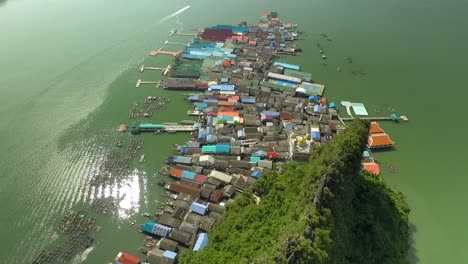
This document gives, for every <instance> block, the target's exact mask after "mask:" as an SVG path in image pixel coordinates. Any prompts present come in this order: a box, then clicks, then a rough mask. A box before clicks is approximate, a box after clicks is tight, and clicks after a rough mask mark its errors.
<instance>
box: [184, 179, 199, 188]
mask: <svg viewBox="0 0 468 264" xmlns="http://www.w3.org/2000/svg"><path fill="white" fill-rule="evenodd" d="M180 183H181V184H183V185H187V186H189V187H192V188H196V189H198V188H200V183H199V182H196V181H191V180H187V179H182V180H180Z"/></svg>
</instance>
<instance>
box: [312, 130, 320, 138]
mask: <svg viewBox="0 0 468 264" xmlns="http://www.w3.org/2000/svg"><path fill="white" fill-rule="evenodd" d="M312 138H313V139H320V132H318V131H313V132H312Z"/></svg>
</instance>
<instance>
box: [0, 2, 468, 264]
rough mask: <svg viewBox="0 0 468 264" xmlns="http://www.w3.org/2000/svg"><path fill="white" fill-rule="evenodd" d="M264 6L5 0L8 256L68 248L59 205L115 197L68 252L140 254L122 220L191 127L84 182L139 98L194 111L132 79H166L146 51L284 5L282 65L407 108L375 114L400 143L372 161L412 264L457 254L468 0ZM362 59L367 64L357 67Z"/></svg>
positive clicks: (4, 221) (172, 117)
mask: <svg viewBox="0 0 468 264" xmlns="http://www.w3.org/2000/svg"><path fill="white" fill-rule="evenodd" d="M269 2H271V1H266V0H260V1H255V3H254V4H253V3H252V2H251V1H247V0H242V1H236V2H228V3H223V5H220V4H219V3H220V2H219V1H213V0H200V1H174V2H167V1H156V0H139V1H123V0H114V1H110V0H103V1H89V0H81V1H75V0H70V1H58V0H42V1H39V0H7V1H0V24H1V25H2V27H0V38H1V41H0V72H1V75H0V95H1V96H0V118H1V119H0V120H1V121H2V122H0V149H1V150H2V151H1V152H0V168H1V172H0V177H1V181H0V182H1V183H0V208H2V214H0V224H1V226H2V229H1V230H0V237H2V240H1V242H0V256H1V257H2V259H3V260H5V261H6V263H29V262H30V261H31V260H32V259H33V258H34V257H35V256H36V255H37V254H38V253H39V252H40V251H41V250H42V249H44V248H48V247H51V246H53V245H56V244H60V243H61V239H63V237H62V235H60V233H58V232H57V229H56V226H57V224H58V222H59V221H60V219H61V218H62V217H63V215H64V214H65V213H66V212H67V211H68V210H70V209H73V210H80V209H87V208H89V204H90V203H91V202H92V201H93V200H94V199H96V198H100V197H108V196H112V197H115V198H117V199H118V200H119V203H118V205H119V206H118V208H117V209H116V210H115V212H114V213H113V214H112V215H107V216H102V215H97V214H91V213H90V215H89V216H90V217H94V218H96V219H97V223H98V224H99V225H101V226H102V229H101V231H100V232H99V233H98V234H96V235H95V237H96V241H95V242H94V244H93V246H92V248H90V249H89V250H87V251H86V252H82V253H80V254H79V255H77V256H76V258H74V259H73V261H72V262H74V263H82V262H83V263H105V262H108V261H110V260H112V258H113V257H114V255H115V254H116V253H117V252H118V251H128V252H132V253H134V254H138V253H137V249H138V247H140V246H142V245H143V243H142V239H143V237H142V236H141V235H140V234H138V233H136V232H135V231H133V230H132V229H131V227H130V223H132V222H137V223H141V222H143V221H144V220H145V219H144V218H143V217H142V216H141V214H142V213H143V212H146V211H154V210H155V209H156V207H157V205H156V203H155V201H156V200H162V199H163V195H162V194H163V192H162V191H161V190H160V189H159V187H157V186H156V184H155V178H156V172H157V170H158V169H159V168H160V164H161V162H162V160H163V159H164V157H165V156H167V155H168V154H169V153H170V152H171V151H170V148H171V145H172V144H174V143H181V142H183V141H184V140H186V139H187V138H188V136H184V135H164V136H160V137H157V136H154V135H143V136H141V138H142V139H143V140H144V144H143V148H142V149H141V150H140V151H139V152H138V154H137V155H141V154H145V158H146V162H145V163H143V164H140V163H138V162H136V161H133V163H132V166H131V168H132V172H131V173H129V174H130V175H128V177H127V179H126V180H125V181H123V182H111V183H109V184H106V185H105V186H100V187H93V186H91V185H90V184H89V182H90V180H91V179H92V177H93V176H94V175H95V174H97V173H98V171H97V170H98V169H99V166H100V164H102V163H103V162H104V161H105V160H106V157H107V156H106V155H107V154H109V153H112V152H115V151H117V150H116V147H115V142H116V141H124V142H125V144H127V143H128V142H130V140H131V139H132V137H131V136H130V135H120V134H117V133H116V132H115V130H116V128H117V127H118V125H119V124H121V123H127V124H131V122H132V120H130V119H129V118H128V112H129V109H130V107H131V104H132V102H134V101H142V100H143V99H144V98H145V97H147V96H149V95H160V96H165V97H168V98H170V99H171V100H172V102H171V104H170V105H169V107H168V109H167V110H165V111H160V112H156V114H155V115H154V116H153V117H152V118H151V121H152V122H163V121H167V122H174V121H179V120H182V119H186V118H187V117H186V116H185V115H184V113H185V110H186V109H185V108H183V107H180V106H181V105H183V104H184V102H183V98H182V95H181V94H177V93H171V92H163V91H160V90H157V89H155V88H152V87H150V86H142V87H141V88H140V89H135V88H134V87H135V81H136V80H137V79H138V78H143V79H145V80H158V79H159V78H160V74H159V73H157V72H150V71H148V72H145V73H143V74H141V73H139V72H137V71H136V69H137V68H138V66H139V65H140V64H141V63H142V62H143V63H145V64H146V65H154V66H162V65H167V63H169V62H170V58H167V57H157V58H148V57H147V56H146V54H147V52H148V51H150V50H152V49H155V48H157V47H161V46H163V42H164V41H165V40H167V39H168V37H167V33H168V31H169V30H170V29H171V28H172V27H175V26H176V27H177V28H178V29H180V30H182V31H187V30H188V29H189V28H191V27H203V26H207V25H211V24H217V23H226V24H227V23H238V22H240V21H241V20H246V21H248V22H254V21H255V20H256V18H257V17H258V16H259V14H260V13H262V12H263V11H278V12H280V14H281V18H282V19H283V20H287V21H290V22H294V23H297V24H299V25H300V26H301V28H302V29H303V30H305V31H306V32H307V33H308V36H307V39H306V40H302V41H300V45H301V47H302V48H303V49H304V50H305V52H304V54H303V56H301V57H295V58H291V59H289V60H288V61H291V62H294V63H298V64H300V65H301V66H302V68H303V69H304V71H309V72H312V73H313V75H314V78H315V79H316V80H317V81H320V82H322V83H324V84H325V85H326V96H328V97H329V98H330V99H332V100H336V101H340V100H351V101H354V102H363V103H365V104H366V106H367V108H368V110H369V112H373V109H375V108H376V107H378V106H379V105H381V104H390V105H392V106H393V107H394V108H395V109H396V110H397V111H398V112H399V113H400V114H405V115H407V116H408V117H409V118H410V122H408V123H405V124H399V125H397V124H390V123H389V124H382V126H383V128H384V129H385V130H386V131H387V132H388V133H389V134H390V135H391V136H392V138H393V139H394V141H396V143H397V145H396V150H395V151H391V152H385V153H378V154H377V158H378V159H379V160H381V162H383V163H384V164H389V163H390V164H393V165H394V166H395V167H396V168H397V169H398V172H397V173H396V174H388V173H387V174H385V175H384V176H383V177H384V178H385V180H386V181H387V182H389V183H390V185H391V186H392V187H394V188H395V189H396V190H400V191H403V192H404V193H405V194H406V195H407V196H408V200H409V203H410V206H411V208H412V214H411V220H412V223H413V225H414V234H413V240H414V241H413V247H414V250H413V251H414V252H413V253H414V254H413V256H412V259H413V260H414V262H415V263H464V262H466V260H467V259H468V253H467V252H466V251H465V250H464V249H466V248H468V242H467V240H466V239H465V238H466V237H467V236H468V231H467V229H466V228H465V223H466V222H468V214H467V212H468V206H467V205H466V202H465V201H466V200H467V198H468V197H467V195H466V191H465V186H467V184H468V180H467V178H466V177H465V176H464V175H465V174H466V173H465V172H466V169H467V168H466V167H467V166H466V165H465V164H466V163H465V162H463V160H462V159H463V156H464V155H463V151H464V150H465V147H466V145H467V144H466V143H465V141H464V140H463V135H465V134H466V133H467V132H468V131H467V130H468V128H467V126H466V125H465V124H464V122H463V119H461V118H459V117H460V116H462V117H463V116H464V115H466V114H468V113H467V107H466V105H465V101H464V99H465V98H466V97H467V92H466V83H468V77H467V74H466V68H467V66H466V62H467V61H468V53H467V52H466V51H465V49H466V46H467V45H468V34H467V31H466V28H465V26H466V24H467V22H466V18H465V17H466V16H465V10H468V3H467V1H463V0H461V1H460V0H457V1H455V0H449V1H444V2H440V1H435V0H427V1H418V2H411V1H403V0H390V1H386V2H378V3H377V2H375V1H370V0H356V1H344V0H331V1H316V0H314V1H293V2H291V1H289V2H275V3H269ZM187 4H191V5H192V8H190V9H189V10H188V11H187V12H185V13H183V14H181V15H180V16H179V18H178V19H175V18H174V19H171V20H168V21H166V22H164V23H159V21H160V20H161V18H163V17H165V16H167V15H169V14H171V13H173V12H175V11H176V10H178V9H180V8H182V7H184V6H186V5H187ZM319 33H326V34H328V35H329V37H330V38H332V39H333V41H331V42H326V41H325V40H323V38H321V37H320V35H319ZM177 40H180V41H185V40H186V39H184V38H177ZM316 42H320V43H321V45H322V46H323V47H324V50H325V52H326V53H327V55H328V58H329V59H328V65H327V66H323V65H321V64H320V55H319V53H318V50H317V48H316ZM165 48H167V49H172V50H176V48H177V47H174V46H172V47H170V46H165ZM347 56H350V57H352V58H353V64H348V63H347V62H346V60H345V57H347ZM337 67H341V68H342V71H341V72H337V71H336V68H337ZM356 69H362V70H363V71H365V72H366V75H365V76H361V77H356V76H354V75H353V74H351V71H353V70H356ZM136 159H138V157H137V158H136Z"/></svg>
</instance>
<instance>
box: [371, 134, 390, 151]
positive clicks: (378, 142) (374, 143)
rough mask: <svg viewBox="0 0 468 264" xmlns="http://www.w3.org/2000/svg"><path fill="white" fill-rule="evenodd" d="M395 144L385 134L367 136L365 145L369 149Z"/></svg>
mask: <svg viewBox="0 0 468 264" xmlns="http://www.w3.org/2000/svg"><path fill="white" fill-rule="evenodd" d="M394 144H395V142H393V141H392V140H391V139H390V136H389V135H387V134H385V133H376V134H371V135H369V138H368V140H367V145H369V147H370V148H383V147H390V146H393V145H394Z"/></svg>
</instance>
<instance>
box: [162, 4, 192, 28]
mask: <svg viewBox="0 0 468 264" xmlns="http://www.w3.org/2000/svg"><path fill="white" fill-rule="evenodd" d="M189 8H190V5H188V6H186V7H184V8H182V9H180V10H177V11H176V12H174V13H172V14H170V15H168V16H167V17H165V18H163V19H161V21H159V24H162V23H164V22H166V21H167V20H169V19H171V18H173V17H175V16H177V15H179V14H181V13H182V12H184V11H185V10H187V9H189Z"/></svg>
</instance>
